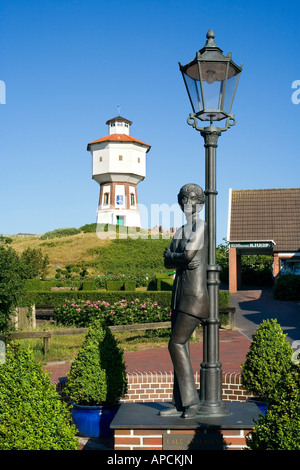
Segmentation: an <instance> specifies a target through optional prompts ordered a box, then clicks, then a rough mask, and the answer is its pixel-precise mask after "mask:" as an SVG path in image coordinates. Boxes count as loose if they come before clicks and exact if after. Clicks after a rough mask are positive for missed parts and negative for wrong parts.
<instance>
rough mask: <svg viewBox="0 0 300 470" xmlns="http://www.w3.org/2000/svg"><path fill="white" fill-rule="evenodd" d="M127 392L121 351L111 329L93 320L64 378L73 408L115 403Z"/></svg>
mask: <svg viewBox="0 0 300 470" xmlns="http://www.w3.org/2000/svg"><path fill="white" fill-rule="evenodd" d="M126 391H127V379H126V370H125V361H124V355H123V351H122V349H120V348H119V347H118V345H117V342H116V340H115V338H114V336H113V334H112V333H111V331H110V329H109V328H108V327H107V326H106V325H104V324H102V323H101V321H98V320H97V321H94V322H93V324H92V325H91V327H90V329H89V331H88V333H87V335H86V337H85V340H84V342H83V343H82V345H81V348H80V350H79V352H78V354H77V356H76V358H75V359H74V361H73V363H72V366H71V368H70V371H69V373H68V376H67V385H66V387H65V392H66V394H67V395H68V396H69V397H70V399H71V401H72V402H73V403H75V404H76V405H89V406H98V405H103V404H106V405H110V404H115V403H117V402H118V401H119V399H120V398H121V397H122V396H124V395H125V393H126Z"/></svg>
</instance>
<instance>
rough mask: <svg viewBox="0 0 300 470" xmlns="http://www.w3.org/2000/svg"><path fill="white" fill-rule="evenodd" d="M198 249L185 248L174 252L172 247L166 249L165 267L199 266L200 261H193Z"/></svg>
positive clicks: (190, 267)
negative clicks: (179, 251)
mask: <svg viewBox="0 0 300 470" xmlns="http://www.w3.org/2000/svg"><path fill="white" fill-rule="evenodd" d="M197 251H198V250H184V251H183V252H181V253H176V252H172V251H171V250H170V248H166V249H165V251H164V257H165V267H166V268H180V267H187V268H189V269H193V268H195V267H197V266H198V262H196V261H195V262H193V259H194V257H195V255H196V253H197Z"/></svg>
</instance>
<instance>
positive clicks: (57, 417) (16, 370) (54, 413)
mask: <svg viewBox="0 0 300 470" xmlns="http://www.w3.org/2000/svg"><path fill="white" fill-rule="evenodd" d="M76 432H77V431H76V428H75V426H74V425H73V424H72V421H71V414H70V410H69V408H68V406H67V404H66V403H64V402H63V401H62V400H61V398H60V396H59V394H58V393H57V391H56V390H55V386H54V385H53V384H52V383H51V381H50V375H49V373H45V372H43V369H42V366H41V364H38V363H36V362H34V360H33V354H32V351H31V350H29V349H28V350H24V349H21V348H20V345H19V344H16V343H9V344H7V346H6V357H5V362H4V363H3V364H0V450H77V449H78V441H77V439H76Z"/></svg>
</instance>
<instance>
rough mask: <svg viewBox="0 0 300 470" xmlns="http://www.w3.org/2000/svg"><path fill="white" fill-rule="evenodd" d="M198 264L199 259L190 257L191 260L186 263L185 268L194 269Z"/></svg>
mask: <svg viewBox="0 0 300 470" xmlns="http://www.w3.org/2000/svg"><path fill="white" fill-rule="evenodd" d="M198 266H200V262H199V260H194V259H192V261H190V262H189V264H188V265H187V269H196V268H198Z"/></svg>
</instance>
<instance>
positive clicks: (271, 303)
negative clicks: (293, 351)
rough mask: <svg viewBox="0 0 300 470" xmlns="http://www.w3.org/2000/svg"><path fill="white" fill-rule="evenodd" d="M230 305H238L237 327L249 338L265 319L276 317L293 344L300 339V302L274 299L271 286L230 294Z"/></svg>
mask: <svg viewBox="0 0 300 470" xmlns="http://www.w3.org/2000/svg"><path fill="white" fill-rule="evenodd" d="M230 305H232V306H233V307H236V314H235V319H236V321H235V323H236V328H237V329H238V330H239V331H240V332H241V333H242V334H244V335H245V336H246V337H247V338H249V339H251V338H252V335H253V333H254V332H255V331H256V329H257V327H258V326H259V325H260V323H261V322H262V321H263V320H266V319H270V318H276V319H277V321H278V323H279V325H280V326H281V328H282V331H283V333H284V334H286V335H287V336H286V339H287V340H288V341H289V342H290V343H291V344H292V343H293V341H297V340H300V302H291V301H284V300H276V299H274V298H273V292H272V288H271V287H266V288H263V289H256V290H255V289H249V290H246V289H244V290H240V291H238V292H236V293H235V294H230Z"/></svg>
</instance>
